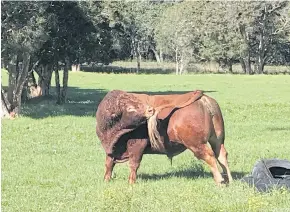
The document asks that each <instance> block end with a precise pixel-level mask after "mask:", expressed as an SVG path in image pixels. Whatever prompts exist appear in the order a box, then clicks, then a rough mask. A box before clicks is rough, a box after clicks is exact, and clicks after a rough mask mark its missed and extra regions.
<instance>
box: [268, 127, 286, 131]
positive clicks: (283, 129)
mask: <svg viewBox="0 0 290 212" xmlns="http://www.w3.org/2000/svg"><path fill="white" fill-rule="evenodd" d="M268 130H270V131H290V127H268Z"/></svg>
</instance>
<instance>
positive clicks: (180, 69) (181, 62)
mask: <svg viewBox="0 0 290 212" xmlns="http://www.w3.org/2000/svg"><path fill="white" fill-rule="evenodd" d="M183 69H184V60H183V56H182V54H181V58H180V66H179V74H180V75H181V74H182V73H183Z"/></svg>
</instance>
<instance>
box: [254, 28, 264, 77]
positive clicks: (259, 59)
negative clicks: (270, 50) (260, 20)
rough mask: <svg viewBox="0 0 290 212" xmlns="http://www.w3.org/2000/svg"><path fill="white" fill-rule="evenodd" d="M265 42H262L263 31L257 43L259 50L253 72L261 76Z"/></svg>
mask: <svg viewBox="0 0 290 212" xmlns="http://www.w3.org/2000/svg"><path fill="white" fill-rule="evenodd" d="M265 55H266V51H265V42H264V35H263V31H262V32H261V34H260V41H259V50H258V55H257V59H256V68H255V71H256V73H257V74H262V73H263V72H264V67H265V60H266V59H265V58H266V57H265Z"/></svg>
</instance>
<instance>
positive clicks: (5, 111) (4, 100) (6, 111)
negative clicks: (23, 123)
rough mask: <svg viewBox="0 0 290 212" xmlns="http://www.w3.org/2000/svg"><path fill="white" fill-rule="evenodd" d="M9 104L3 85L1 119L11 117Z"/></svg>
mask: <svg viewBox="0 0 290 212" xmlns="http://www.w3.org/2000/svg"><path fill="white" fill-rule="evenodd" d="M9 108H10V105H9V102H8V99H7V97H6V95H5V92H4V90H3V86H2V85H1V118H6V117H10V114H9Z"/></svg>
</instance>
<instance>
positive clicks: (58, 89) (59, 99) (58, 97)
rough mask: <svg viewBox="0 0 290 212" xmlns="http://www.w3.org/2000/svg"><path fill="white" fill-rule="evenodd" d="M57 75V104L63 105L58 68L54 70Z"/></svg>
mask: <svg viewBox="0 0 290 212" xmlns="http://www.w3.org/2000/svg"><path fill="white" fill-rule="evenodd" d="M54 73H55V87H56V94H57V101H56V103H57V104H60V103H61V98H60V83H59V72H58V67H56V68H55V70H54Z"/></svg>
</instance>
